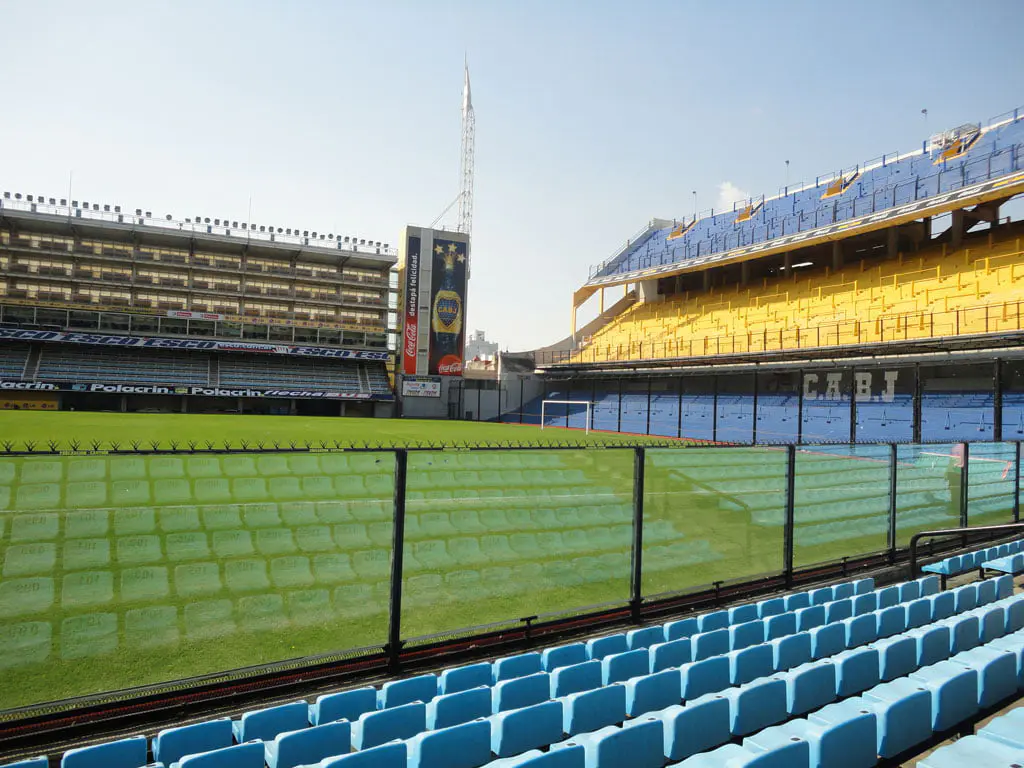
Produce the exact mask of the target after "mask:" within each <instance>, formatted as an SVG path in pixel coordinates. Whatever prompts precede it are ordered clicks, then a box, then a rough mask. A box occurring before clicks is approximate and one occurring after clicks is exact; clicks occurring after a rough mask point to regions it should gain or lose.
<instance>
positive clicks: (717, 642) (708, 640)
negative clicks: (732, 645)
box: [690, 629, 729, 661]
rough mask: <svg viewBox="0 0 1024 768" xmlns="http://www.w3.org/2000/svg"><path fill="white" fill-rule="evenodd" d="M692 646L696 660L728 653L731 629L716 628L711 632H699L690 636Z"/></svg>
mask: <svg viewBox="0 0 1024 768" xmlns="http://www.w3.org/2000/svg"><path fill="white" fill-rule="evenodd" d="M690 648H691V651H692V654H693V658H694V660H695V661H702V660H704V659H708V658H711V657H712V656H719V655H721V654H723V653H728V651H729V630H728V629H716V630H712V631H711V632H698V633H697V634H696V635H693V636H692V637H691V638H690Z"/></svg>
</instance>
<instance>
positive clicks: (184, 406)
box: [181, 395, 188, 413]
mask: <svg viewBox="0 0 1024 768" xmlns="http://www.w3.org/2000/svg"><path fill="white" fill-rule="evenodd" d="M181 412H182V413H188V395H182V396H181Z"/></svg>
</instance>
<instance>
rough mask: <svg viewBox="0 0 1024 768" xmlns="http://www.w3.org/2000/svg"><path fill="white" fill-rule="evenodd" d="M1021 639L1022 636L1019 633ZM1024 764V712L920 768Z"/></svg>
mask: <svg viewBox="0 0 1024 768" xmlns="http://www.w3.org/2000/svg"><path fill="white" fill-rule="evenodd" d="M1017 634H1018V635H1019V634H1020V633H1017ZM1022 762H1024V708H1020V709H1014V710H1012V711H1010V712H1007V713H1006V714H1005V715H1000V716H999V717H997V718H995V719H993V720H992V721H991V722H989V724H988V725H986V726H985V727H984V728H982V729H981V730H979V731H978V734H977V735H976V736H965V737H963V738H961V739H957V740H956V741H955V742H954V743H953V744H950V745H948V746H945V747H940V748H939V749H937V750H935V751H934V752H933V753H932V754H930V755H928V756H927V757H926V758H924V759H923V760H921V761H920V762H918V764H917V765H918V768H963V766H965V765H993V766H995V765H1013V764H1020V763H1022Z"/></svg>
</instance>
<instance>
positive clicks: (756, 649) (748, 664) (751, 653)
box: [726, 644, 775, 685]
mask: <svg viewBox="0 0 1024 768" xmlns="http://www.w3.org/2000/svg"><path fill="white" fill-rule="evenodd" d="M726 658H727V659H729V682H730V683H731V684H732V685H743V684H744V683H749V682H750V681H752V680H756V679H757V678H759V677H767V676H768V675H771V674H772V673H773V672H774V671H775V659H774V657H773V654H772V648H771V646H769V645H764V644H762V645H755V646H753V647H751V648H744V649H742V650H739V651H732V652H730V653H728V654H726Z"/></svg>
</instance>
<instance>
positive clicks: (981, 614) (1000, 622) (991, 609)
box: [974, 605, 1006, 645]
mask: <svg viewBox="0 0 1024 768" xmlns="http://www.w3.org/2000/svg"><path fill="white" fill-rule="evenodd" d="M974 615H975V616H977V617H978V623H979V625H980V626H979V632H980V636H979V638H978V640H979V642H981V644H982V645H984V644H985V643H990V642H992V641H993V640H995V639H996V638H999V637H1002V636H1003V635H1005V634H1006V611H1004V610H1003V608H1002V606H999V605H988V606H985V607H984V608H976V609H975V610H974Z"/></svg>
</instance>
